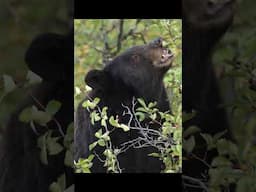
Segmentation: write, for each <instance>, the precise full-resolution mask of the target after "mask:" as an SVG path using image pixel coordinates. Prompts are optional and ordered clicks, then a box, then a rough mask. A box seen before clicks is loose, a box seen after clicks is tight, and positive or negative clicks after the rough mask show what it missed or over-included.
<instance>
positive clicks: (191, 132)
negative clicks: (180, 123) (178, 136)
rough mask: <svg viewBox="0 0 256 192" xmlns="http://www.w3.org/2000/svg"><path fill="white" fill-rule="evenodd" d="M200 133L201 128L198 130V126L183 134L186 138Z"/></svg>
mask: <svg viewBox="0 0 256 192" xmlns="http://www.w3.org/2000/svg"><path fill="white" fill-rule="evenodd" d="M199 131H200V128H198V127H197V126H190V127H189V128H187V129H186V130H185V131H184V132H183V137H184V138H186V137H188V136H190V135H192V134H194V133H196V132H199Z"/></svg>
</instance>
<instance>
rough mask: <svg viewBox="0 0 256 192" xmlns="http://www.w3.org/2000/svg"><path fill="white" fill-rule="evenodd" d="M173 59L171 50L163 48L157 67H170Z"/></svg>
mask: <svg viewBox="0 0 256 192" xmlns="http://www.w3.org/2000/svg"><path fill="white" fill-rule="evenodd" d="M173 59H174V54H173V53H172V52H171V50H170V49H167V48H164V49H163V52H162V55H161V59H160V63H159V66H160V67H164V66H171V64H172V61H173Z"/></svg>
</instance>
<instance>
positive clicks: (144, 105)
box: [137, 98, 147, 108]
mask: <svg viewBox="0 0 256 192" xmlns="http://www.w3.org/2000/svg"><path fill="white" fill-rule="evenodd" d="M137 100H138V102H139V103H140V104H141V106H142V107H144V108H147V105H146V103H145V101H144V100H143V99H142V98H138V99H137Z"/></svg>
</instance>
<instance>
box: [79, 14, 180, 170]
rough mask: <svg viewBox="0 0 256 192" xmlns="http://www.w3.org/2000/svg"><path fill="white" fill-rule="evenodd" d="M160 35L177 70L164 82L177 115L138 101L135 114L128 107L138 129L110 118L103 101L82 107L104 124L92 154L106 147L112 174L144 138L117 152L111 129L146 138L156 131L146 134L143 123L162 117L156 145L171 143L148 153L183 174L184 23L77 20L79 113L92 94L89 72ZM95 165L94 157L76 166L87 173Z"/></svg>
mask: <svg viewBox="0 0 256 192" xmlns="http://www.w3.org/2000/svg"><path fill="white" fill-rule="evenodd" d="M159 36H160V37H162V38H163V39H164V41H165V42H164V43H165V45H166V46H168V47H169V48H170V49H171V50H172V52H173V53H174V55H175V60H174V66H173V67H172V68H171V69H170V70H169V71H168V73H167V74H166V76H165V78H164V83H165V86H166V88H167V91H168V97H169V98H170V101H171V103H170V106H171V108H172V114H173V115H170V114H168V113H163V112H160V111H159V110H158V109H156V108H155V104H154V103H153V101H152V103H149V104H146V103H144V101H143V100H141V99H139V100H136V102H135V101H134V102H135V103H136V104H140V105H141V106H140V107H138V108H137V107H136V110H135V111H134V113H133V112H132V109H129V108H127V106H123V107H124V111H126V112H127V113H128V114H130V115H131V121H134V120H135V119H138V122H137V126H131V125H124V124H119V123H118V119H116V117H113V116H111V117H108V116H107V110H108V109H107V108H106V107H105V108H103V109H99V108H98V107H97V103H98V102H99V100H98V99H97V98H96V100H94V101H90V100H87V101H86V102H84V103H83V106H84V107H86V108H90V110H91V113H90V117H91V123H92V124H94V123H95V122H100V124H101V128H100V129H99V130H98V132H97V133H96V134H95V136H96V137H97V138H98V141H96V142H95V143H92V144H91V145H90V150H92V149H93V148H94V147H95V146H96V145H99V146H101V147H104V148H105V151H104V153H103V154H104V155H105V159H104V162H105V165H104V166H106V167H107V169H108V172H121V171H122V168H120V167H119V165H118V160H117V157H118V155H119V154H120V153H122V152H125V150H127V149H126V145H128V144H130V145H131V144H136V142H137V145H138V143H139V140H135V141H134V142H133V143H129V141H127V142H126V143H125V144H124V145H123V146H122V147H120V148H119V149H113V148H112V147H111V137H110V133H111V131H113V130H108V125H109V124H110V125H111V126H113V127H115V128H120V129H123V131H130V130H131V129H145V131H144V132H145V134H149V135H150V134H151V132H150V131H153V130H146V128H145V127H144V126H142V125H141V123H140V122H141V121H143V120H144V119H145V118H148V119H151V121H156V117H157V116H160V121H161V126H160V127H161V129H160V130H159V131H157V134H158V136H159V137H158V140H157V139H154V141H155V142H156V143H157V142H158V143H161V142H162V143H165V144H166V145H165V147H163V146H161V145H160V144H159V145H158V144H156V148H158V149H159V153H155V154H149V155H150V156H153V157H155V158H159V159H161V160H162V161H163V162H164V164H165V165H166V168H165V170H163V172H166V173H173V172H180V171H181V161H182V159H181V141H182V139H181V89H182V86H181V84H182V82H181V71H182V70H181V63H182V55H181V52H182V51H181V40H182V38H181V20H175V19H171V20H157V19H152V20H142V19H137V20H132V19H131V20H116V19H113V20H112V19H110V20H75V109H76V107H77V105H78V103H79V102H80V101H81V100H82V99H84V97H85V94H86V93H87V92H88V91H90V90H91V88H90V87H88V86H86V85H85V84H84V77H85V75H86V73H87V72H88V71H89V70H90V69H93V68H102V67H103V66H104V64H105V63H107V62H109V61H111V60H112V59H113V58H114V57H115V56H116V55H117V54H119V53H120V52H122V51H124V50H125V49H127V48H129V47H131V46H134V45H140V44H145V43H147V42H149V41H151V40H152V39H154V38H156V37H159ZM120 37H121V38H120ZM134 105H135V104H134ZM136 106H137V105H136ZM170 135H171V136H170ZM151 136H152V135H151ZM168 138H169V140H168ZM143 142H144V144H145V143H146V142H148V141H146V140H144V141H143ZM145 145H147V144H145ZM141 147H142V146H141ZM94 158H97V157H94ZM83 162H84V164H83ZM91 162H92V158H91V156H90V159H89V158H87V159H80V160H79V161H78V162H76V163H75V165H76V168H77V169H76V171H77V172H83V171H82V168H81V167H82V166H84V167H85V169H84V171H85V172H88V168H89V167H91Z"/></svg>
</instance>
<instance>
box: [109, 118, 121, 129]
mask: <svg viewBox="0 0 256 192" xmlns="http://www.w3.org/2000/svg"><path fill="white" fill-rule="evenodd" d="M109 123H110V125H112V126H114V127H119V126H120V125H119V123H118V121H117V120H115V119H114V117H113V116H111V117H110V118H109Z"/></svg>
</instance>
